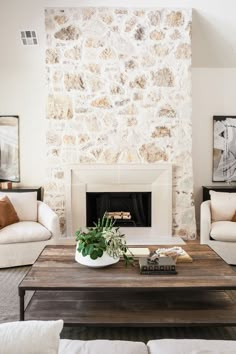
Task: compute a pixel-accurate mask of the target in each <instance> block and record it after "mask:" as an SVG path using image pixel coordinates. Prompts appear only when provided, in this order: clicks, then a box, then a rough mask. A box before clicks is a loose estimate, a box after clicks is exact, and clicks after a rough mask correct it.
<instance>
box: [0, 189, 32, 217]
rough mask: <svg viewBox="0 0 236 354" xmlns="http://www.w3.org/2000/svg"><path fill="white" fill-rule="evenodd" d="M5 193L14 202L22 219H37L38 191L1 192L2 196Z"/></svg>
mask: <svg viewBox="0 0 236 354" xmlns="http://www.w3.org/2000/svg"><path fill="white" fill-rule="evenodd" d="M5 195H6V196H7V197H8V198H9V199H10V201H11V202H12V205H13V206H14V208H15V210H16V213H17V215H18V217H19V219H20V221H37V219H38V215H37V192H26V193H24V192H20V193H14V192H8V193H7V192H0V197H1V196H5Z"/></svg>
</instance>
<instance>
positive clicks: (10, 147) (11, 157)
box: [0, 116, 20, 182]
mask: <svg viewBox="0 0 236 354" xmlns="http://www.w3.org/2000/svg"><path fill="white" fill-rule="evenodd" d="M19 160H20V159H19V116H0V182H4V181H10V182H20V162H19Z"/></svg>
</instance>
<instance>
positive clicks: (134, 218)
mask: <svg viewBox="0 0 236 354" xmlns="http://www.w3.org/2000/svg"><path fill="white" fill-rule="evenodd" d="M105 213H107V216H108V217H111V218H113V219H114V220H115V222H116V223H115V225H117V226H123V227H151V214H152V213H151V192H87V193H86V225H87V226H94V222H97V220H98V218H102V217H103V215H104V214H105Z"/></svg>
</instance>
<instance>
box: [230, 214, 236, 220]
mask: <svg viewBox="0 0 236 354" xmlns="http://www.w3.org/2000/svg"><path fill="white" fill-rule="evenodd" d="M231 221H233V222H236V212H235V213H234V216H233V217H232V219H231Z"/></svg>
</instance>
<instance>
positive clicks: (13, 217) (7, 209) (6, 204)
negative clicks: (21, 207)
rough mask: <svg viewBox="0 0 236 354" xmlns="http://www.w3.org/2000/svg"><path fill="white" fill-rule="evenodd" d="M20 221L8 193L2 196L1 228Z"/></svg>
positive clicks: (0, 203)
mask: <svg viewBox="0 0 236 354" xmlns="http://www.w3.org/2000/svg"><path fill="white" fill-rule="evenodd" d="M18 221H19V218H18V215H17V213H16V211H15V209H14V206H13V205H12V203H11V201H10V200H9V198H8V197H7V196H6V195H5V196H4V197H2V198H0V229H2V228H3V227H5V226H7V225H11V224H14V223H15V222H18Z"/></svg>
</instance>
